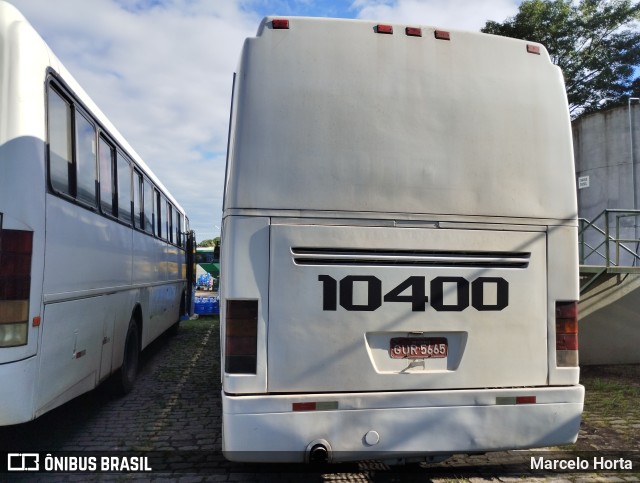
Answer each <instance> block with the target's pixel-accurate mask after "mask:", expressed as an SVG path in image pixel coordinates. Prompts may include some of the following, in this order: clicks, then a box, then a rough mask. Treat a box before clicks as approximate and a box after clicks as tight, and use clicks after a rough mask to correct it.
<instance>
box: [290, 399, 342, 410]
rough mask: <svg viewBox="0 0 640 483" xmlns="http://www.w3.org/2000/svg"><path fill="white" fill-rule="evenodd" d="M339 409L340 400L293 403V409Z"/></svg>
mask: <svg viewBox="0 0 640 483" xmlns="http://www.w3.org/2000/svg"><path fill="white" fill-rule="evenodd" d="M334 409H338V401H318V402H299V403H292V404H291V410H292V411H332V410H334Z"/></svg>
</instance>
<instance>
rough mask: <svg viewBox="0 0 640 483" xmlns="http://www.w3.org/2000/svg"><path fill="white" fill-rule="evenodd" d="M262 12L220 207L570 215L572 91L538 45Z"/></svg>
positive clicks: (239, 95) (246, 55)
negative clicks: (285, 24)
mask: <svg viewBox="0 0 640 483" xmlns="http://www.w3.org/2000/svg"><path fill="white" fill-rule="evenodd" d="M270 20H271V19H265V21H264V22H263V26H262V27H261V29H260V31H259V35H258V37H256V38H251V39H247V40H246V41H245V45H244V49H243V53H242V56H241V59H240V64H239V66H238V74H237V76H236V81H235V84H236V86H235V97H234V120H233V122H234V126H233V130H232V136H231V142H230V147H229V151H230V159H232V160H233V162H232V163H230V165H229V172H228V176H227V195H226V197H225V209H227V210H228V209H232V208H253V209H280V210H283V209H294V210H313V209H316V210H338V211H344V210H345V208H346V207H348V209H349V211H368V212H378V213H385V212H396V213H437V214H449V215H469V214H474V215H477V216H502V217H507V216H514V217H528V218H555V219H570V218H573V217H575V214H576V213H577V208H576V195H575V186H574V184H575V183H573V184H571V185H567V183H566V182H565V180H566V179H568V178H571V179H573V178H574V172H573V167H572V163H570V162H567V161H566V160H571V159H572V156H573V151H572V149H573V148H572V145H571V142H570V141H571V130H570V124H569V120H568V108H567V102H566V94H565V92H564V90H563V88H562V87H563V86H562V84H563V81H562V74H561V72H560V70H559V69H558V68H557V67H556V66H554V65H553V64H551V62H550V61H549V57H548V55H547V53H546V50H545V49H544V47H541V52H542V54H541V55H533V54H529V53H527V50H526V42H524V41H520V40H515V39H505V38H501V37H497V36H492V35H485V34H480V33H470V32H461V31H451V32H450V33H451V40H450V41H442V40H436V39H434V38H433V35H434V34H433V31H434V29H433V28H432V27H425V28H423V37H421V38H410V37H407V36H406V35H405V34H404V32H403V30H404V28H403V27H401V26H397V27H396V28H397V31H396V33H394V34H393V35H380V34H376V33H375V28H376V24H375V23H373V22H366V21H349V20H327V19H305V18H292V19H290V28H289V29H287V30H275V29H272V28H270V27H269V25H270ZM506 65H508V68H505V66H506ZM498 133H499V135H498ZM309 165H313V166H317V167H318V169H312V170H310V169H308V166H309ZM551 172H553V173H554V175H553V176H549V175H548V173H551ZM274 186H286V193H287V196H282V193H281V192H280V191H279V190H277V189H273V187H274ZM362 190H366V192H367V196H362V195H361V193H362ZM486 192H491V193H492V195H491V196H485V195H484V193H486ZM544 192H549V193H553V196H540V193H544Z"/></svg>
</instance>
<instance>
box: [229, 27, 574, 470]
mask: <svg viewBox="0 0 640 483" xmlns="http://www.w3.org/2000/svg"><path fill="white" fill-rule="evenodd" d="M221 246H222V253H221V269H222V270H223V272H224V277H222V279H221V311H222V312H221V341H222V375H221V377H222V383H223V385H222V387H223V390H222V407H223V429H224V430H223V451H224V454H225V456H226V457H227V458H228V459H231V460H237V461H292V462H296V461H298V462H303V461H348V460H359V459H371V458H373V459H378V458H381V459H385V460H394V461H406V460H407V459H423V458H429V459H431V460H433V459H434V458H436V457H438V458H439V457H444V456H446V455H450V454H455V453H471V452H486V451H494V450H509V449H520V448H533V447H546V446H555V445H562V444H568V443H572V442H574V441H575V440H576V437H577V434H578V429H579V425H580V416H581V413H582V407H583V399H584V388H583V387H582V386H581V385H580V384H579V367H578V345H577V302H576V301H577V300H578V254H577V247H578V245H577V206H576V191H575V183H574V166H573V152H572V144H571V130H570V122H569V114H568V106H567V99H566V94H565V90H564V82H563V78H562V74H561V72H560V70H559V69H558V68H557V67H556V66H554V65H553V64H552V63H551V62H550V59H549V55H548V53H547V51H546V50H545V48H544V47H543V46H541V45H539V44H534V43H530V42H526V41H520V40H515V39H507V38H502V37H497V36H492V35H485V34H479V33H469V32H463V31H455V30H445V29H439V28H434V27H425V26H418V25H399V24H395V23H394V24H380V23H375V22H369V21H359V20H333V19H319V18H315V19H314V18H295V17H292V18H266V19H265V20H263V22H262V24H261V25H260V27H259V29H258V33H257V36H256V37H255V38H249V39H247V40H246V41H245V44H244V48H243V51H242V55H241V58H240V62H239V65H238V69H237V72H236V75H235V77H234V87H233V100H232V107H231V117H230V131H229V148H228V160H227V174H226V183H225V197H224V206H223V231H222V245H221Z"/></svg>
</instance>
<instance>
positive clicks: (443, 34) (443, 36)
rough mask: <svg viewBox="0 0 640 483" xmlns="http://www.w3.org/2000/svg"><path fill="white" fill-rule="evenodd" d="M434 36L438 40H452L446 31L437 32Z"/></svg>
mask: <svg viewBox="0 0 640 483" xmlns="http://www.w3.org/2000/svg"><path fill="white" fill-rule="evenodd" d="M433 35H434V37H435V38H436V39H438V40H451V34H450V33H449V32H447V31H446V30H436V31H435V32H433Z"/></svg>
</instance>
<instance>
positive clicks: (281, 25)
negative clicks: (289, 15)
mask: <svg viewBox="0 0 640 483" xmlns="http://www.w3.org/2000/svg"><path fill="white" fill-rule="evenodd" d="M271 27H272V28H273V29H275V30H285V29H288V28H289V20H288V19H286V18H278V19H275V20H272V21H271Z"/></svg>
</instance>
